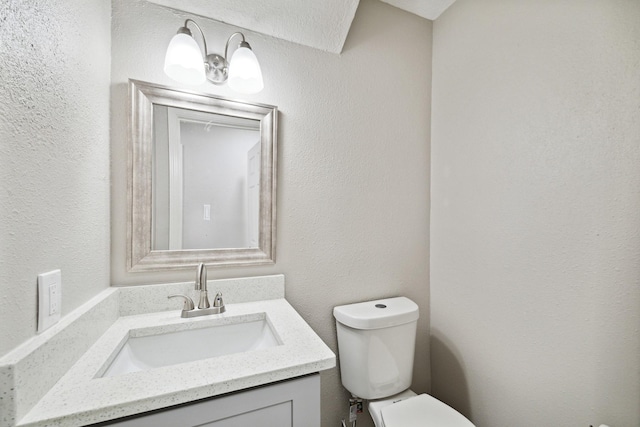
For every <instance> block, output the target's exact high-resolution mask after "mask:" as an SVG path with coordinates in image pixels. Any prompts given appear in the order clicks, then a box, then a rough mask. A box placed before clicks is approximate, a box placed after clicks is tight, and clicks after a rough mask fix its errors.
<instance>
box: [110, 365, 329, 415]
mask: <svg viewBox="0 0 640 427" xmlns="http://www.w3.org/2000/svg"><path fill="white" fill-rule="evenodd" d="M100 425H108V426H117V427H150V426H153V427H175V426H202V425H206V426H211V427H231V426H262V427H287V426H292V427H293V426H299V427H320V375H319V374H313V375H309V376H305V377H300V378H295V379H292V380H287V381H283V382H279V383H276V384H271V385H266V386H262V387H258V388H254V389H251V390H247V391H241V392H236V393H232V394H229V395H225V396H222V397H216V398H212V399H208V400H203V401H199V402H196V403H191V404H187V405H183V406H178V407H174V408H169V409H166V410H162V411H158V412H153V413H149V414H142V415H140V416H136V417H131V418H128V419H125V420H118V421H115V422H111V423H107V424H100Z"/></svg>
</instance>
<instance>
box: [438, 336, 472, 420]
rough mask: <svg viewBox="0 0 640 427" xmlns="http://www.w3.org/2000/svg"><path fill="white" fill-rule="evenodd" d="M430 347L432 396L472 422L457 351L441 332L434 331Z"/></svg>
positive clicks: (467, 389) (467, 393)
mask: <svg viewBox="0 0 640 427" xmlns="http://www.w3.org/2000/svg"><path fill="white" fill-rule="evenodd" d="M430 346H431V395H432V396H433V397H435V398H437V399H439V400H441V401H443V402H444V403H446V404H447V405H449V406H451V407H452V408H454V409H455V410H457V411H458V412H460V413H461V414H462V415H464V416H465V417H467V418H469V419H470V420H472V416H471V402H470V400H469V387H468V385H467V379H466V377H465V375H464V368H463V367H462V365H461V364H460V360H459V358H458V356H457V354H458V352H457V350H456V349H455V347H454V346H453V345H452V343H451V342H450V341H449V340H447V338H446V337H445V336H444V335H443V334H441V333H440V331H438V330H433V329H432V330H431V343H430ZM472 421H473V420H472Z"/></svg>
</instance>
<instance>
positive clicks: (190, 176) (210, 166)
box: [127, 80, 277, 271]
mask: <svg viewBox="0 0 640 427" xmlns="http://www.w3.org/2000/svg"><path fill="white" fill-rule="evenodd" d="M129 99H130V116H129V131H130V141H129V142H130V143H129V154H130V157H129V158H130V162H129V200H130V203H129V221H128V235H129V248H128V251H127V266H128V269H129V271H148V270H163V269H176V268H192V267H194V266H195V265H197V264H199V263H201V262H203V263H205V264H207V265H209V266H212V267H215V266H231V265H258V264H271V263H273V262H274V261H275V225H276V217H275V213H276V212H275V205H276V198H275V193H276V176H277V172H276V158H277V157H276V152H277V151H276V147H277V137H276V135H277V108H276V107H274V106H270V105H263V104H252V103H246V102H241V101H235V100H230V99H226V98H221V97H216V96H212V95H208V94H201V93H195V92H187V91H182V90H177V89H173V88H169V87H166V86H159V85H155V84H151V83H146V82H140V81H137V80H130V81H129Z"/></svg>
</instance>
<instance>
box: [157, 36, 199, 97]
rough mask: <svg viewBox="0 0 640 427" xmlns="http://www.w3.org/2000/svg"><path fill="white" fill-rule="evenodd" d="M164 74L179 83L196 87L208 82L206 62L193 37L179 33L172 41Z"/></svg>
mask: <svg viewBox="0 0 640 427" xmlns="http://www.w3.org/2000/svg"><path fill="white" fill-rule="evenodd" d="M164 72H165V74H166V75H167V76H169V77H171V78H172V79H174V80H175V81H177V82H180V83H184V84H191V85H196V84H200V83H204V82H205V80H206V76H205V71H204V60H203V58H202V52H201V51H200V47H199V46H198V43H196V41H195V40H194V39H193V37H191V36H189V35H187V34H183V33H178V34H176V35H175V36H173V38H172V39H171V42H170V43H169V47H168V48H167V54H166V56H165V59H164Z"/></svg>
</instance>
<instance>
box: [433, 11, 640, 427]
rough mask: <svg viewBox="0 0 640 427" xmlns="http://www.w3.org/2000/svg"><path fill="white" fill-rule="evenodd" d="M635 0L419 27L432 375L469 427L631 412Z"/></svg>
mask: <svg viewBox="0 0 640 427" xmlns="http://www.w3.org/2000/svg"><path fill="white" fill-rule="evenodd" d="M639 22H640V2H638V1H637V0H609V1H582V0H568V1H562V2H558V1H555V0H543V1H540V0H526V1H512V2H507V1H504V0H458V1H457V2H456V3H455V4H454V5H453V6H452V7H451V8H450V9H449V10H447V11H446V12H445V13H444V14H443V15H442V16H441V17H440V19H438V20H437V21H436V22H435V24H434V36H433V38H434V50H433V104H432V109H433V115H432V126H433V128H432V187H431V189H432V199H431V203H432V211H431V219H432V222H431V266H432V272H431V301H432V303H431V314H432V317H431V322H432V328H433V329H432V333H433V337H432V341H431V357H432V375H433V377H432V389H433V392H434V394H435V395H436V396H439V397H442V398H443V399H444V400H445V401H448V402H450V403H452V404H453V405H454V406H456V407H457V408H458V409H460V410H462V411H463V412H465V413H467V414H470V415H471V419H472V420H473V421H474V422H475V423H476V425H477V426H479V427H502V426H518V427H527V426H531V427H533V426H585V427H586V426H589V425H599V424H600V423H607V424H610V425H612V426H616V427H623V426H624V427H627V426H629V427H630V426H638V425H640V410H639V406H638V402H640V335H639V331H638V327H639V325H640V318H639V315H640V227H639V224H640V214H639V213H640V25H638V23H639Z"/></svg>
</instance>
